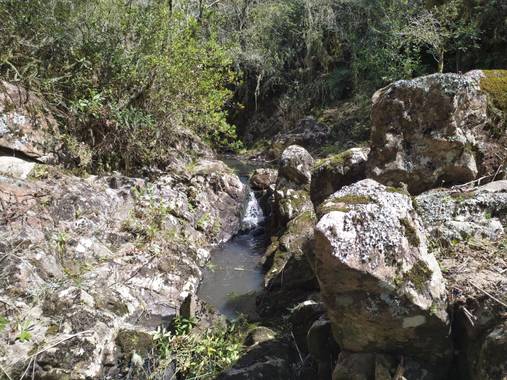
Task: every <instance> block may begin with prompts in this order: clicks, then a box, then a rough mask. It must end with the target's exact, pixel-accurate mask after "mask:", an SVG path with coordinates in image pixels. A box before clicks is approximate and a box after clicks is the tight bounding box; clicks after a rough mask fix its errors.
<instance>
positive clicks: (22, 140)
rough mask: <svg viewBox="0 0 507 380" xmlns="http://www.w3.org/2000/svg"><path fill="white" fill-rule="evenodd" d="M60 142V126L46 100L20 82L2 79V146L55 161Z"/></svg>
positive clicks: (38, 158) (15, 151)
mask: <svg viewBox="0 0 507 380" xmlns="http://www.w3.org/2000/svg"><path fill="white" fill-rule="evenodd" d="M57 145H58V127H57V124H56V121H55V119H54V118H53V116H52V115H51V113H50V112H49V111H48V110H47V109H45V107H44V104H43V102H42V101H41V100H40V99H39V98H37V97H36V96H35V95H34V94H32V93H30V92H28V91H26V90H25V89H24V88H22V87H20V86H17V85H13V84H10V83H7V82H4V81H0V150H2V149H3V150H6V151H8V152H10V155H22V156H27V157H29V158H32V159H34V160H37V161H40V162H54V161H55V160H56V155H55V153H56V148H57ZM0 153H1V152H0Z"/></svg>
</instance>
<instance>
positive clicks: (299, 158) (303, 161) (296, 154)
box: [278, 145, 314, 185]
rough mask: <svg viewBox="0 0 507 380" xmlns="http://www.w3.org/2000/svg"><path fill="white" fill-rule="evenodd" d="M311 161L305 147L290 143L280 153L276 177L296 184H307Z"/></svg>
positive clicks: (310, 172)
mask: <svg viewBox="0 0 507 380" xmlns="http://www.w3.org/2000/svg"><path fill="white" fill-rule="evenodd" d="M313 162H314V161H313V158H312V156H311V155H310V153H308V152H307V150H306V149H305V148H302V147H300V146H298V145H291V146H289V147H288V148H286V149H285V150H284V151H283V153H282V157H281V159H280V165H279V168H278V177H279V178H283V179H285V180H287V181H290V182H292V183H294V184H296V185H308V184H310V181H311V179H312V167H313Z"/></svg>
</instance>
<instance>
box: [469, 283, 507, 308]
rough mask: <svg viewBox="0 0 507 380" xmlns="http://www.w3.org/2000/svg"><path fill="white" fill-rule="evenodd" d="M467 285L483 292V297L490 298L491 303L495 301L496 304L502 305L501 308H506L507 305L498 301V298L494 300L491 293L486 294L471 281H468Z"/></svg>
mask: <svg viewBox="0 0 507 380" xmlns="http://www.w3.org/2000/svg"><path fill="white" fill-rule="evenodd" d="M468 283H469V284H470V285H472V286H473V287H474V288H475V289H477V290H480V291H481V292H483V293H484V294H485V295H487V296H488V297H489V298H491V299H492V300H493V301H496V302H498V303H499V304H500V305H502V306H503V307H505V308H507V304H505V303H504V302H502V301H500V300H499V299H498V298H496V297H495V296H493V295H492V294H491V293H488V292H487V291H486V290H484V289H482V288H480V287H478V286H477V285H475V284H474V283H473V282H472V281H468Z"/></svg>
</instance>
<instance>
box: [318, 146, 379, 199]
mask: <svg viewBox="0 0 507 380" xmlns="http://www.w3.org/2000/svg"><path fill="white" fill-rule="evenodd" d="M369 152H370V148H352V149H349V150H346V151H345V152H342V153H339V154H337V155H334V156H331V157H327V158H325V159H323V160H320V161H318V162H317V164H316V165H315V168H314V170H313V173H312V183H311V192H310V195H311V198H312V202H313V204H314V205H319V204H320V203H321V202H322V201H323V200H324V199H326V198H327V197H328V196H329V195H331V194H333V193H334V192H335V191H338V190H340V189H341V188H342V187H343V186H346V185H350V184H351V183H354V182H357V181H359V180H361V179H364V178H365V175H366V174H365V170H366V161H367V159H368V153H369Z"/></svg>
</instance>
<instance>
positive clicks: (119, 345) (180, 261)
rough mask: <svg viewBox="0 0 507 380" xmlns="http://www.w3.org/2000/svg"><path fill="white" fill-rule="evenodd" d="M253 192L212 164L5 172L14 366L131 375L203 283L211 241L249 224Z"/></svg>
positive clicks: (1, 349) (5, 329) (3, 309)
mask: <svg viewBox="0 0 507 380" xmlns="http://www.w3.org/2000/svg"><path fill="white" fill-rule="evenodd" d="M11 175H13V174H12V173H11ZM243 188H244V187H243V185H242V184H241V182H240V181H239V178H238V177H237V176H235V175H233V174H231V173H230V171H229V170H228V169H227V168H226V167H225V166H223V164H221V163H219V162H212V161H209V160H208V161H200V162H197V164H196V165H195V167H193V170H191V171H190V170H187V171H186V172H185V174H184V175H180V174H174V173H165V174H163V175H161V176H159V177H157V178H155V179H153V180H147V179H140V178H127V177H123V176H120V175H110V176H106V177H96V176H89V177H86V178H78V177H75V176H72V175H69V174H66V173H65V172H64V171H62V170H60V169H58V168H55V167H49V166H43V165H36V166H35V168H34V170H32V172H31V174H30V175H29V176H28V178H27V179H20V178H15V177H12V176H11V177H5V176H4V177H0V207H1V208H2V211H1V213H0V252H2V253H3V254H0V261H1V267H0V279H2V280H1V281H2V285H1V287H0V301H1V302H0V318H1V322H2V323H1V324H0V342H1V343H0V365H1V367H2V368H3V370H5V371H7V372H8V373H9V374H10V376H11V377H12V378H18V377H19V376H20V375H21V373H23V372H24V371H25V369H26V368H27V367H28V366H29V365H30V366H31V367H30V373H31V371H34V374H35V378H58V379H59V378H70V379H85V378H99V377H102V376H106V375H108V376H110V377H111V378H121V377H122V376H123V375H125V374H124V373H123V372H122V368H124V367H122V363H125V362H127V363H128V361H129V360H130V358H131V356H132V355H133V350H135V351H136V354H137V355H142V353H143V352H151V348H147V347H148V346H150V344H151V340H150V339H145V338H147V337H150V336H151V332H153V330H154V329H155V328H156V327H157V326H159V325H161V324H162V325H166V324H167V323H169V322H170V321H171V320H172V318H173V317H174V316H175V315H176V314H177V313H178V311H179V307H180V304H181V302H183V300H185V299H186V298H187V296H188V295H189V294H191V293H193V292H194V291H195V290H196V287H197V285H198V283H199V280H200V277H201V270H200V265H202V264H204V262H205V261H206V260H207V258H208V256H209V251H208V250H207V249H206V247H207V246H209V245H210V244H213V243H218V242H220V241H222V240H224V239H228V238H229V237H230V236H231V234H233V233H235V232H236V231H237V230H238V228H239V212H240V209H241V204H242V202H243V198H242V197H243ZM130 336H133V337H134V338H132V339H129V338H128V337H130ZM124 337H127V338H125V339H124ZM132 341H135V342H140V345H137V344H134V345H132V344H130V343H129V342H132ZM142 342H144V343H146V344H144V343H143V344H141V343H142ZM141 346H142V347H141ZM145 346H146V347H145ZM129 347H130V348H129ZM143 347H144V348H143ZM144 359H146V358H145V357H143V358H142V360H144ZM106 369H107V370H106Z"/></svg>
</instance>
